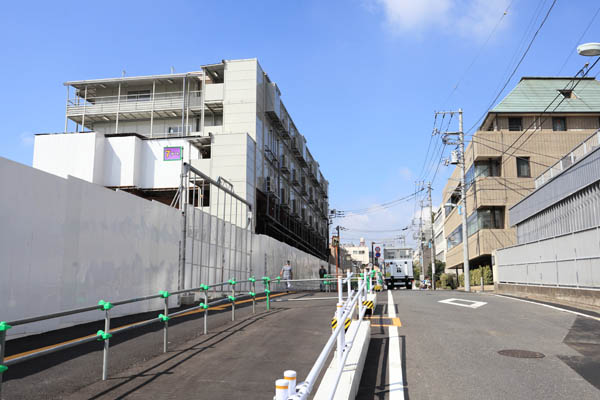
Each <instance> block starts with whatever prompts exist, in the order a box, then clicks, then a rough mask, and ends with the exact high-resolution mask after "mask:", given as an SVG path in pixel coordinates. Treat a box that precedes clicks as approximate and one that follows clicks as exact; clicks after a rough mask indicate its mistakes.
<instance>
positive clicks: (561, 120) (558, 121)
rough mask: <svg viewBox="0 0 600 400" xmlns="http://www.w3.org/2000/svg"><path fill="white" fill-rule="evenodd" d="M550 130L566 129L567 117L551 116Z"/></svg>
mask: <svg viewBox="0 0 600 400" xmlns="http://www.w3.org/2000/svg"><path fill="white" fill-rule="evenodd" d="M552 130H553V131H566V130H567V119H566V118H565V117H553V118H552Z"/></svg>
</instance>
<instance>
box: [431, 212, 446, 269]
mask: <svg viewBox="0 0 600 400" xmlns="http://www.w3.org/2000/svg"><path fill="white" fill-rule="evenodd" d="M433 237H434V239H433V243H434V246H435V259H436V260H439V261H442V262H446V235H445V234H444V207H442V206H441V205H440V206H439V207H437V208H435V209H434V210H433Z"/></svg>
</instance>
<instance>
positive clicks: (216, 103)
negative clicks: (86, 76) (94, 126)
mask: <svg viewBox="0 0 600 400" xmlns="http://www.w3.org/2000/svg"><path fill="white" fill-rule="evenodd" d="M185 97H186V98H187V102H186V103H187V104H186V106H187V108H189V111H190V115H200V114H201V110H202V93H201V91H190V92H186V93H185ZM204 102H205V105H206V108H207V109H208V110H209V111H213V112H220V111H222V110H223V105H222V102H223V84H211V85H207V86H206V96H205V101H204ZM183 108H184V93H183V92H181V91H176V92H163V93H154V95H152V94H151V93H142V94H132V95H121V96H100V97H88V98H86V99H84V98H82V97H75V98H74V99H69V100H68V101H67V117H68V118H69V119H71V120H73V121H75V122H78V123H81V122H82V120H83V116H84V115H85V121H86V122H90V123H92V122H97V121H111V120H115V116H116V114H117V113H118V114H119V119H120V120H132V119H149V118H150V117H151V115H153V117H154V118H177V117H181V113H182V109H183Z"/></svg>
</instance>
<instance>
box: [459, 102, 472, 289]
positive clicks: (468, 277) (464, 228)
mask: <svg viewBox="0 0 600 400" xmlns="http://www.w3.org/2000/svg"><path fill="white" fill-rule="evenodd" d="M458 142H459V145H460V166H461V169H462V171H461V174H460V191H461V194H462V206H463V212H462V236H463V258H464V261H463V263H464V271H465V292H470V291H471V274H470V268H469V237H468V236H467V188H466V186H465V173H466V172H465V169H466V163H467V162H466V159H465V134H464V132H463V113H462V108H459V109H458Z"/></svg>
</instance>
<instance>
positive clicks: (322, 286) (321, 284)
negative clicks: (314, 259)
mask: <svg viewBox="0 0 600 400" xmlns="http://www.w3.org/2000/svg"><path fill="white" fill-rule="evenodd" d="M325 275H327V270H326V269H325V267H324V266H322V265H321V269H320V270H319V279H324V278H325ZM319 283H320V287H321V292H324V291H325V282H323V281H320V282H319Z"/></svg>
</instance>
